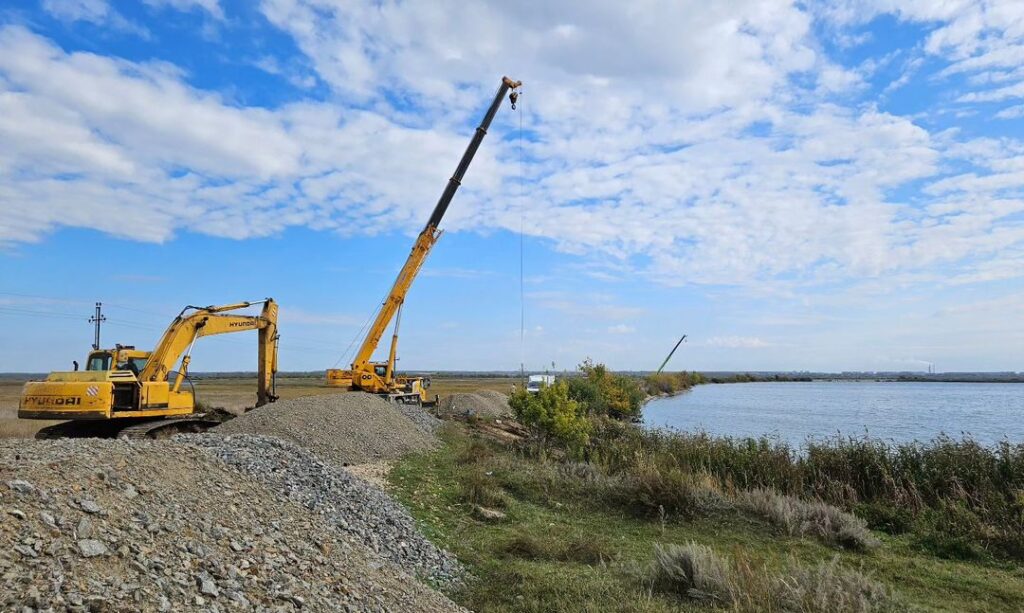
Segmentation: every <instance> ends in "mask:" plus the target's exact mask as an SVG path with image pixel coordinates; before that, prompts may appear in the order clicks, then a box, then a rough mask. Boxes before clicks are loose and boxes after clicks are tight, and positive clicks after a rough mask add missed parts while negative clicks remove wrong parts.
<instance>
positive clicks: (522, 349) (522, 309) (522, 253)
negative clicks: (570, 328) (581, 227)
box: [512, 90, 526, 377]
mask: <svg viewBox="0 0 1024 613" xmlns="http://www.w3.org/2000/svg"><path fill="white" fill-rule="evenodd" d="M520 95H522V91H521V90H520ZM512 108H516V107H515V105H513V106H512ZM525 180H526V177H525V167H524V164H523V108H522V106H521V105H520V107H519V376H520V377H525V376H526V290H525V283H524V278H523V277H524V269H525V265H524V264H525V259H526V246H525V242H526V239H525V236H524V235H525V228H526V212H525V209H524V201H525V200H526V197H525V192H526V190H525V187H524V184H523V183H524V181H525Z"/></svg>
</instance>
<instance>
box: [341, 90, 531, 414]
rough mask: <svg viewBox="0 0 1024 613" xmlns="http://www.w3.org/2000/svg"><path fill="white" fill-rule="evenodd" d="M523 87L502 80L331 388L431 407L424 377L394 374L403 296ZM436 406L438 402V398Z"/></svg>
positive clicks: (427, 385) (427, 383) (428, 384)
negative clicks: (484, 145)
mask: <svg viewBox="0 0 1024 613" xmlns="http://www.w3.org/2000/svg"><path fill="white" fill-rule="evenodd" d="M520 85H522V83H520V82H519V81H513V80H512V79H509V78H508V77H503V78H502V79H501V85H500V86H499V87H498V91H497V93H496V94H495V96H494V100H493V101H492V102H491V106H490V107H488V109H487V113H485V114H484V118H483V120H482V121H481V122H480V125H479V126H478V127H477V129H476V132H475V133H474V134H473V138H472V139H471V140H470V141H469V146H468V147H466V152H465V153H463V154H462V159H461V160H460V161H459V165H458V167H456V169H455V174H453V175H452V178H451V179H449V180H448V185H447V186H446V187H445V189H444V192H443V193H442V194H441V198H440V199H439V200H438V201H437V205H436V206H435V207H434V212H433V213H432V214H431V215H430V219H429V220H428V221H427V225H426V226H425V227H424V228H423V231H422V232H420V235H419V237H417V238H416V242H415V243H414V244H413V246H412V252H411V253H410V254H409V258H408V259H407V260H406V261H405V265H404V266H402V270H400V271H399V273H398V278H397V279H395V283H394V285H393V286H392V287H391V292H390V293H388V297H387V298H386V299H385V300H384V303H383V304H382V305H381V307H380V312H379V313H377V317H376V319H374V321H373V325H371V326H370V329H369V331H368V332H367V334H366V338H365V339H364V340H363V344H362V345H361V346H360V347H359V352H358V353H356V357H355V359H354V360H353V361H352V368H351V369H349V370H340V369H335V368H332V369H329V370H328V371H327V385H329V386H333V387H344V388H348V389H352V390H361V391H365V392H370V393H372V394H380V395H382V396H387V397H388V398H390V399H391V400H395V401H397V402H410V403H418V404H424V403H427V402H428V395H427V390H428V388H429V387H430V380H429V379H425V378H422V377H399V376H397V375H396V373H395V352H396V349H397V346H398V325H399V322H400V321H401V311H402V304H403V303H404V302H405V296H406V294H407V293H408V292H409V288H410V287H411V286H412V282H413V281H414V280H415V279H416V275H417V273H419V271H420V268H421V267H422V266H423V262H424V261H425V260H426V259H427V255H428V254H429V253H430V250H431V248H433V246H434V244H435V243H436V242H437V240H438V239H439V238H440V237H441V232H442V231H441V230H438V225H439V224H440V223H441V219H442V218H443V217H444V214H445V211H447V210H448V205H449V204H451V201H452V198H453V197H454V196H455V192H456V191H457V190H458V189H459V185H461V184H462V177H463V176H464V175H465V174H466V169H468V168H469V164H470V162H472V161H473V156H474V155H475V154H476V151H477V149H478V148H479V147H480V143H481V142H483V140H484V136H485V135H486V134H487V128H489V127H490V125H491V121H492V120H493V119H494V115H495V114H496V113H497V112H498V107H499V106H500V105H501V101H502V99H504V97H505V94H506V93H507V94H508V95H509V100H510V101H511V103H512V108H515V104H516V99H517V97H518V95H519V94H518V92H517V91H516V90H517V89H518V88H519V86H520ZM392 318H395V329H394V333H393V335H392V337H391V350H390V352H389V354H388V360H387V362H371V361H370V359H371V358H372V357H373V352H374V351H376V349H377V344H378V343H379V342H380V339H381V336H383V335H384V330H385V328H387V326H388V324H389V323H390V322H391V319H392ZM434 401H435V402H436V397H435V399H434Z"/></svg>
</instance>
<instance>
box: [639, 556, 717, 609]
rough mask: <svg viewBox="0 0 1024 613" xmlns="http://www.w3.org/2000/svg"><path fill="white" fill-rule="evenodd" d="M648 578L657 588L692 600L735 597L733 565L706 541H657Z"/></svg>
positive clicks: (715, 600)
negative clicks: (670, 543)
mask: <svg viewBox="0 0 1024 613" xmlns="http://www.w3.org/2000/svg"><path fill="white" fill-rule="evenodd" d="M649 580H650V582H651V587H652V588H653V589H654V590H656V591H659V592H666V593H674V594H676V595H678V596H682V597H685V598H690V599H693V600H708V601H713V602H719V603H732V602H733V601H734V600H735V597H734V594H733V590H734V589H735V581H734V578H733V573H732V569H731V568H730V567H729V565H728V563H727V562H726V561H725V560H724V559H723V558H721V557H720V556H719V555H718V554H717V553H715V551H714V550H713V549H711V548H710V547H708V546H706V545H698V544H697V543H693V542H691V543H688V544H686V545H656V546H655V548H654V561H653V563H652V564H651V569H650V575H649Z"/></svg>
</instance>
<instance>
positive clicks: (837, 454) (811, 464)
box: [589, 421, 1024, 559]
mask: <svg viewBox="0 0 1024 613" xmlns="http://www.w3.org/2000/svg"><path fill="white" fill-rule="evenodd" d="M589 458H590V460H591V462H593V463H595V464H597V465H599V466H601V467H602V468H603V469H604V470H606V471H607V472H609V473H610V474H618V473H631V472H633V471H634V470H635V467H636V466H638V465H643V466H647V467H656V470H657V471H659V472H663V473H666V474H671V473H673V471H674V472H678V473H682V474H702V475H711V476H713V477H714V478H715V479H716V480H717V481H718V482H719V483H720V484H722V487H723V488H724V489H725V490H726V491H730V490H735V491H746V490H756V489H763V490H771V491H774V492H778V493H781V494H785V495H788V496H793V497H799V498H803V499H807V500H812V501H821V502H825V503H828V504H831V505H836V506H838V507H840V508H843V509H846V510H848V511H853V512H855V513H857V514H859V515H860V516H862V517H864V518H865V519H866V520H868V522H869V524H870V525H871V527H873V528H876V529H881V530H887V531H889V532H912V533H914V534H915V535H917V537H918V540H919V541H920V542H921V543H922V544H923V545H926V546H928V547H930V548H932V549H935V550H936V552H938V553H941V554H944V555H954V556H961V557H970V556H977V555H985V554H986V553H995V554H999V555H1004V556H1009V557H1013V558H1017V559H1022V558H1024V445H1021V444H1017V445H1011V444H1010V443H1007V442H1003V443H1001V444H999V445H997V446H995V447H986V446H983V445H980V444H979V443H977V442H976V441H973V440H971V439H969V438H965V439H962V440H954V439H951V438H949V437H945V436H943V437H939V438H937V439H935V440H933V441H931V442H929V443H920V442H915V443H903V444H892V443H886V442H883V441H877V440H868V439H857V438H833V439H830V440H827V441H823V442H811V443H808V445H807V448H806V451H805V452H804V453H800V452H798V450H796V449H794V448H793V447H791V446H789V445H787V444H786V443H784V442H781V441H778V440H773V439H768V438H758V439H752V438H729V437H712V436H709V435H707V434H704V433H696V434H692V433H682V432H675V433H668V432H660V431H645V430H642V429H640V428H636V427H632V426H628V425H625V424H619V423H615V422H612V421H601V422H598V424H597V427H595V429H594V432H593V434H592V444H591V450H590V455H589Z"/></svg>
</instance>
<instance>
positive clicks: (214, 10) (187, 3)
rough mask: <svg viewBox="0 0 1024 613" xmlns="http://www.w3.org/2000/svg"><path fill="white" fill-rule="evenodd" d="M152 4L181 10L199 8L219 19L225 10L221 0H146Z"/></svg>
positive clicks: (222, 16) (222, 17)
mask: <svg viewBox="0 0 1024 613" xmlns="http://www.w3.org/2000/svg"><path fill="white" fill-rule="evenodd" d="M144 1H145V3H146V4H148V5H150V6H169V7H171V8H173V9H175V10H179V11H186V12H187V11H191V10H193V9H199V10H202V11H206V12H207V13H209V14H210V15H211V16H213V17H215V18H217V19H224V10H223V9H222V8H221V6H220V2H219V0H144Z"/></svg>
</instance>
